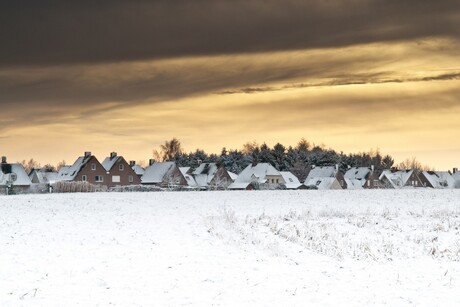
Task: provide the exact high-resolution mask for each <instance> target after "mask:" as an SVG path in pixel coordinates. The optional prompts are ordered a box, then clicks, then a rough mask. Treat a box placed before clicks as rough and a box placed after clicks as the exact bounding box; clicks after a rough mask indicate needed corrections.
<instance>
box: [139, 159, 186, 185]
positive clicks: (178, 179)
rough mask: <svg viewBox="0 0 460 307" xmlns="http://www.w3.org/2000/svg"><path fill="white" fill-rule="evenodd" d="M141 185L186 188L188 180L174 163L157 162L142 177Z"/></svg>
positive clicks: (152, 162)
mask: <svg viewBox="0 0 460 307" xmlns="http://www.w3.org/2000/svg"><path fill="white" fill-rule="evenodd" d="M141 183H142V184H147V185H156V186H160V187H164V188H178V187H186V186H187V185H188V184H187V180H186V179H185V177H184V175H182V172H181V171H180V169H179V168H178V167H177V166H176V163H174V162H155V161H154V160H150V165H149V167H147V168H146V169H145V172H144V175H142V177H141Z"/></svg>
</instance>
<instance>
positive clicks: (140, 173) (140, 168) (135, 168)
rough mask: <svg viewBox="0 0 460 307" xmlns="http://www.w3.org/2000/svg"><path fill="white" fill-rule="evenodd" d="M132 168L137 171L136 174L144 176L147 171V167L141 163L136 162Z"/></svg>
mask: <svg viewBox="0 0 460 307" xmlns="http://www.w3.org/2000/svg"><path fill="white" fill-rule="evenodd" d="M131 168H132V169H133V171H134V172H135V173H136V175H139V176H142V175H144V173H145V169H144V168H143V167H142V166H140V165H137V164H136V165H134V166H132V167H131Z"/></svg>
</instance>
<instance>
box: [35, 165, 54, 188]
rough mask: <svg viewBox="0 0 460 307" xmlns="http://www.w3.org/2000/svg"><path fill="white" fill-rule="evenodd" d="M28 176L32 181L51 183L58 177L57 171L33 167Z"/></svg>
mask: <svg viewBox="0 0 460 307" xmlns="http://www.w3.org/2000/svg"><path fill="white" fill-rule="evenodd" d="M29 178H30V180H31V181H32V183H41V184H53V183H55V182H56V181H57V179H58V172H53V171H49V170H47V169H43V168H42V169H35V168H33V169H32V170H31V171H30V173H29Z"/></svg>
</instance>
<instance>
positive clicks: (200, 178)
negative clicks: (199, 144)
mask: <svg viewBox="0 0 460 307" xmlns="http://www.w3.org/2000/svg"><path fill="white" fill-rule="evenodd" d="M218 170H219V168H218V167H217V164H216V163H201V164H200V166H198V167H197V168H196V170H194V171H193V172H192V174H193V177H194V178H195V181H196V183H197V184H198V185H199V186H201V187H206V186H208V185H209V184H210V183H211V181H212V179H213V178H214V176H215V175H216V173H217V171H218Z"/></svg>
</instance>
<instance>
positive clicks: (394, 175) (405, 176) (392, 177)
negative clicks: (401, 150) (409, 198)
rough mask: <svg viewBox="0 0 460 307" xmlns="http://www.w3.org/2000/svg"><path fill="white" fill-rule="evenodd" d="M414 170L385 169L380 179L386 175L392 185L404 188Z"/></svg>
mask: <svg viewBox="0 0 460 307" xmlns="http://www.w3.org/2000/svg"><path fill="white" fill-rule="evenodd" d="M413 172H414V171H413V170H404V171H392V170H384V171H383V172H382V174H380V177H379V179H380V180H382V179H383V178H384V177H386V178H387V179H388V181H389V182H390V183H391V185H392V186H393V187H394V188H395V189H396V188H402V187H404V186H405V185H406V184H407V181H408V180H409V178H410V176H412V173H413Z"/></svg>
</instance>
